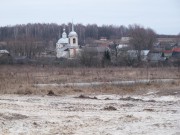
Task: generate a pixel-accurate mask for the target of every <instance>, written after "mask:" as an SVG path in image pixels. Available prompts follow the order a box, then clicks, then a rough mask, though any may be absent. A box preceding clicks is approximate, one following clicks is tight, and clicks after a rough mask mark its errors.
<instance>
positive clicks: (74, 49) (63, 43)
mask: <svg viewBox="0 0 180 135" xmlns="http://www.w3.org/2000/svg"><path fill="white" fill-rule="evenodd" d="M79 51H80V49H79V45H78V35H77V33H76V32H75V31H74V25H73V24H72V31H71V32H70V33H69V35H68V37H67V34H66V32H65V29H63V33H62V38H60V39H59V40H58V42H57V43H56V57H57V58H75V57H76V56H77V55H78V53H79Z"/></svg>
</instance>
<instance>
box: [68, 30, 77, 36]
mask: <svg viewBox="0 0 180 135" xmlns="http://www.w3.org/2000/svg"><path fill="white" fill-rule="evenodd" d="M68 36H69V37H73V36H76V37H77V33H76V32H75V31H71V32H70V33H69V35H68Z"/></svg>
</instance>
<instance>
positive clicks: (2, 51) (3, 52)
mask: <svg viewBox="0 0 180 135" xmlns="http://www.w3.org/2000/svg"><path fill="white" fill-rule="evenodd" d="M5 53H8V54H9V52H8V51H7V50H0V54H5Z"/></svg>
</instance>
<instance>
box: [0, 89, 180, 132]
mask: <svg viewBox="0 0 180 135" xmlns="http://www.w3.org/2000/svg"><path fill="white" fill-rule="evenodd" d="M0 134H1V135H180V94H178V93H177V91H175V92H173V93H171V95H166V94H165V95H162V93H161V94H160V95H159V94H158V92H157V91H148V92H147V93H145V94H143V95H134V96H132V95H131V96H130V95H123V96H121V95H85V96H84V95H83V96H79V95H71V96H33V95H25V96H23V95H0Z"/></svg>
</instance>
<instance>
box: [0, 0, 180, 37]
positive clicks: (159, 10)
mask: <svg viewBox="0 0 180 135" xmlns="http://www.w3.org/2000/svg"><path fill="white" fill-rule="evenodd" d="M72 19H73V21H74V23H75V24H76V23H82V24H85V25H86V24H88V23H89V24H94V23H96V24H98V25H102V24H107V25H109V24H113V25H125V26H128V25H129V24H140V25H142V26H144V27H150V28H152V29H154V30H155V31H156V32H157V33H158V34H179V33H180V0H0V26H7V25H15V24H26V23H57V24H62V23H68V22H71V21H72Z"/></svg>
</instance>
